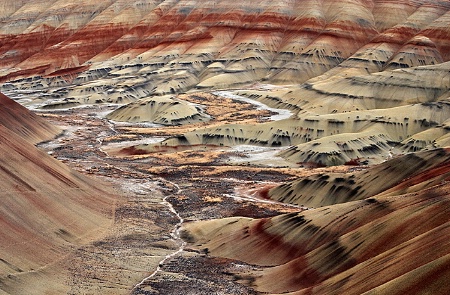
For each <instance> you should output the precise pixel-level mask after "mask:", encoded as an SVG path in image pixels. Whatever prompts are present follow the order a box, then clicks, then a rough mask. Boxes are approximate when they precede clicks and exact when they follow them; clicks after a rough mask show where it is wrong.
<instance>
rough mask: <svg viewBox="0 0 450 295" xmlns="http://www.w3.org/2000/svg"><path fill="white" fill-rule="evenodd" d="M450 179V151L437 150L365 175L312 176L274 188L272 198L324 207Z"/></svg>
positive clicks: (409, 156) (399, 159) (393, 161)
mask: <svg viewBox="0 0 450 295" xmlns="http://www.w3.org/2000/svg"><path fill="white" fill-rule="evenodd" d="M355 164H357V163H355ZM449 177H450V153H449V150H448V149H435V150H431V151H424V152H418V153H410V154H407V155H405V156H401V157H396V158H394V159H391V160H389V161H386V162H384V163H382V164H379V165H376V166H373V167H370V168H368V169H366V170H362V171H355V172H351V173H346V174H337V173H328V174H327V173H326V174H315V175H311V176H309V177H305V178H302V179H298V180H295V181H292V182H289V183H284V184H282V185H280V186H277V187H274V188H272V189H271V190H270V191H269V196H270V198H272V199H274V200H277V201H280V202H285V203H291V204H297V205H304V206H307V207H322V206H328V205H333V204H339V203H345V202H350V201H355V200H362V199H366V198H369V197H372V196H375V195H379V194H380V195H385V194H387V193H388V192H389V194H390V195H393V194H400V193H407V192H414V191H420V190H422V189H424V188H427V187H430V186H433V185H436V184H439V183H441V182H442V181H445V180H446V179H448V178H449Z"/></svg>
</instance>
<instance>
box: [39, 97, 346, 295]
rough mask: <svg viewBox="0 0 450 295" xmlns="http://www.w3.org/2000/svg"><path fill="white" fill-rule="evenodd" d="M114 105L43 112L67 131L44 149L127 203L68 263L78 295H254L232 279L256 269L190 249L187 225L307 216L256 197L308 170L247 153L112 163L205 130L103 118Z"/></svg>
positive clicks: (218, 151) (152, 156)
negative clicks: (130, 149)
mask: <svg viewBox="0 0 450 295" xmlns="http://www.w3.org/2000/svg"><path fill="white" fill-rule="evenodd" d="M233 103H235V104H238V105H240V106H241V108H242V110H240V112H241V116H240V117H238V118H237V119H235V120H247V121H255V122H256V121H257V120H258V118H261V117H264V116H267V115H268V113H267V112H268V110H267V109H264V108H261V105H260V104H258V105H251V104H249V103H248V101H247V102H243V101H239V100H233ZM114 108H116V106H109V105H95V106H85V107H81V108H80V107H79V108H73V109H66V110H53V111H51V112H41V111H40V112H39V114H40V115H41V116H43V117H45V118H46V119H47V120H49V121H51V122H52V123H53V124H55V125H57V126H60V127H62V129H64V130H65V131H64V133H63V134H61V136H59V137H58V138H56V139H54V140H53V141H50V142H46V143H43V144H41V145H40V148H42V149H44V150H46V151H47V152H48V153H49V154H52V155H53V156H54V157H55V158H57V159H59V160H61V161H63V162H65V163H66V164H67V165H69V166H70V167H72V168H73V169H76V170H78V171H80V172H82V173H86V174H90V175H93V176H94V177H98V178H101V179H103V180H105V181H107V182H109V183H110V184H111V185H112V186H114V187H115V188H116V189H117V190H118V191H119V194H121V195H122V196H124V198H123V199H122V200H120V201H119V202H118V203H117V206H116V209H115V219H114V225H113V226H112V228H111V230H110V232H109V233H108V235H107V236H106V238H104V239H103V240H101V241H96V242H95V243H92V244H90V245H88V246H86V247H84V248H83V249H80V250H78V251H77V255H76V258H74V260H73V261H72V262H71V273H72V279H71V281H70V282H69V284H70V285H71V291H72V293H73V294H81V293H98V292H99V291H106V290H110V289H112V288H114V290H116V291H117V290H123V292H124V293H127V292H129V293H132V294H175V293H176V294H222V293H223V294H256V292H255V291H253V290H252V289H251V288H249V287H246V286H244V285H242V284H240V283H239V282H238V280H236V276H235V273H236V272H242V271H245V270H246V269H248V270H253V269H256V268H257V267H256V266H253V265H247V264H245V263H243V262H240V261H233V260H229V259H223V258H215V257H211V256H209V255H208V253H199V252H198V251H194V250H190V249H189V248H188V247H186V242H185V241H184V240H183V239H182V237H180V227H181V225H182V224H183V223H185V222H192V221H197V220H206V219H217V218H224V217H232V216H244V217H255V218H261V217H270V216H275V215H278V214H281V213H286V212H298V211H301V210H304V208H300V207H296V206H290V205H286V204H281V203H276V202H271V201H268V200H263V199H260V198H259V197H258V194H257V192H258V191H261V190H264V188H267V187H270V186H272V185H274V184H276V183H280V182H282V181H287V180H290V179H294V178H295V177H298V176H299V175H306V174H308V173H311V170H310V169H304V168H298V167H288V166H283V167H279V166H277V165H275V164H274V163H269V162H266V163H265V164H261V163H260V162H258V161H256V162H252V160H251V159H255V158H258V155H261V154H262V155H263V158H267V155H268V153H269V154H270V153H272V154H274V153H275V150H271V149H262V148H258V147H250V146H241V147H234V148H226V147H223V148H217V147H216V148H204V149H203V148H200V149H199V148H197V149H192V150H191V149H182V150H176V149H174V150H171V151H170V152H167V151H162V152H152V153H148V154H139V155H131V156H111V155H110V154H109V153H108V150H109V149H111V148H112V147H113V148H117V147H127V146H133V145H135V144H137V143H145V142H146V143H151V142H157V141H160V140H161V139H164V138H167V137H169V136H173V135H176V134H181V133H182V132H184V131H185V130H186V129H187V128H194V127H198V126H175V127H174V126H171V127H163V126H153V127H149V125H148V124H124V123H117V122H112V121H109V120H107V119H104V118H103V115H102V114H105V113H107V112H110V111H112V110H113V109H114ZM271 114H272V115H273V113H271ZM269 115H270V114H269ZM216 123H217V122H216ZM208 124H214V122H210V123H208ZM239 159H241V161H238V160H239ZM246 160H247V161H246ZM255 163H259V164H255ZM323 169H326V168H323ZM327 169H342V168H327ZM180 292H181V293H180ZM189 292H193V293H189ZM221 292H222V293H221Z"/></svg>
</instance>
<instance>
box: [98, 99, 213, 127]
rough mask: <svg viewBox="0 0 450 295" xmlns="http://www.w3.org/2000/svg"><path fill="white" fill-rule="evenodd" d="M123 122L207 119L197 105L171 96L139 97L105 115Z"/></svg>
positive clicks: (165, 123)
mask: <svg viewBox="0 0 450 295" xmlns="http://www.w3.org/2000/svg"><path fill="white" fill-rule="evenodd" d="M106 117H107V118H108V119H110V120H114V121H125V122H134V123H141V122H151V123H156V124H162V125H183V124H192V123H197V122H204V121H208V120H209V116H208V115H206V114H204V113H203V112H202V111H201V109H200V108H199V107H196V106H194V105H192V104H189V103H187V102H186V101H183V100H179V99H175V98H172V97H171V96H163V97H152V98H148V99H141V100H139V101H138V102H135V103H131V104H128V105H125V106H122V107H120V108H119V109H117V110H115V111H113V112H112V113H110V114H108V115H107V116H106Z"/></svg>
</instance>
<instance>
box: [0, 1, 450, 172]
mask: <svg viewBox="0 0 450 295" xmlns="http://www.w3.org/2000/svg"><path fill="white" fill-rule="evenodd" d="M1 5H2V8H3V9H2V10H1V11H2V12H1V14H0V21H1V23H0V44H1V46H0V65H1V66H2V70H1V71H0V81H2V82H4V83H3V85H2V87H1V89H2V90H3V91H4V92H6V93H8V94H10V95H12V96H14V98H18V99H20V98H23V96H24V95H25V96H26V97H27V100H26V101H23V103H26V104H29V105H36V106H40V107H43V108H46V109H55V108H69V107H74V106H80V105H84V104H98V103H114V104H129V103H132V105H130V106H129V107H126V110H127V111H126V113H127V114H126V115H125V114H123V112H125V108H124V109H122V110H121V111H120V112H121V115H120V119H119V120H129V121H131V122H135V121H153V119H152V118H150V117H152V116H153V115H150V116H146V115H143V114H142V112H144V108H140V107H136V106H137V105H139V102H138V103H137V104H134V102H135V101H140V100H141V99H144V103H146V102H148V100H149V99H150V100H153V99H154V98H152V97H153V96H160V95H167V94H177V93H184V92H192V91H195V90H200V89H201V90H202V91H209V90H211V89H216V88H242V89H241V90H240V91H239V92H238V93H239V94H241V95H244V96H247V97H251V98H254V99H258V100H260V101H264V102H266V103H268V104H270V105H271V106H274V107H282V108H289V109H292V110H293V111H294V112H296V113H298V115H297V119H298V121H289V122H288V121H286V122H284V123H280V124H275V125H261V126H254V127H250V128H247V127H246V126H235V127H232V128H237V130H235V131H239V132H240V129H242V130H243V131H242V133H243V134H238V135H236V132H235V134H227V133H226V132H223V131H221V130H223V129H225V128H228V127H224V128H218V131H215V130H209V129H203V130H201V129H199V130H198V133H197V134H186V135H184V137H185V138H187V141H186V140H184V139H183V143H182V144H184V145H198V144H213V145H235V144H241V143H245V144H258V145H266V146H272V145H275V146H293V147H292V148H291V149H290V150H289V151H287V152H286V153H283V154H282V155H283V156H284V157H285V158H286V159H287V160H289V161H292V162H294V163H310V162H311V163H314V164H315V165H337V164H342V163H345V162H348V161H351V160H353V159H355V158H360V159H363V161H366V160H369V162H371V163H377V162H380V161H382V160H384V159H385V158H386V157H387V156H388V155H389V151H390V150H391V149H392V148H393V147H396V148H397V147H398V148H399V150H400V151H404V150H414V149H423V148H427V147H429V146H430V145H429V143H435V144H437V146H440V147H443V146H445V145H444V143H445V142H448V140H447V139H446V137H445V136H446V134H447V132H446V130H447V129H446V128H440V127H444V126H443V125H440V124H442V123H443V122H445V120H446V119H445V118H444V117H442V120H440V121H439V122H438V121H433V122H436V123H437V124H438V125H439V126H437V125H436V126H435V125H433V124H432V125H430V126H428V127H425V125H426V124H425V125H422V128H416V127H413V128H411V125H413V124H412V123H411V122H409V124H410V125H409V126H408V127H405V124H406V123H405V122H403V121H402V120H400V119H398V120H397V119H395V120H390V119H388V120H386V121H389V122H387V123H385V124H384V125H383V124H380V122H374V125H376V126H373V127H370V126H369V124H366V125H365V126H364V127H362V128H359V126H361V123H359V120H363V121H364V120H366V118H368V120H372V121H374V120H377V119H374V116H375V117H380V116H382V115H380V113H382V112H385V111H381V110H386V112H388V111H387V109H390V108H396V107H402V106H405V107H407V106H409V107H412V106H411V105H412V104H419V103H425V104H426V103H435V102H437V101H444V102H447V101H448V97H450V93H449V89H450V76H449V67H450V64H449V63H450V41H449V40H450V29H449V28H450V26H449V23H450V1H428V0H421V1H416V0H414V1H413V0H408V1H397V2H392V1H362V0H361V1H360V0H355V1H345V2H344V3H342V2H340V1H334V0H322V1H315V0H314V1H313V0H302V1H300V0H297V1H295V0H292V1H276V2H273V1H268V0H263V1H246V2H243V3H230V2H229V1H226V0H220V1H214V2H212V1H186V0H182V1H172V0H158V1H155V0H134V1H122V0H100V1H98V2H97V3H95V4H94V3H90V2H89V1H81V2H80V1H75V0H68V1H53V0H40V1H33V2H29V1H11V0H6V1H4V2H3V3H2V4H1ZM255 82H259V83H267V84H278V85H284V88H283V89H281V90H275V91H273V90H267V89H263V90H259V91H258V90H254V89H249V88H251V86H252V85H253V83H255ZM21 95H22V96H21ZM420 109H421V108H420V107H415V106H414V107H412V108H411V109H408V108H405V109H402V110H401V109H399V111H400V112H403V111H408V112H410V111H411V112H412V113H411V116H408V117H414V120H426V122H430V119H429V118H428V115H425V116H422V113H421V110H420ZM365 111H367V113H365ZM150 112H152V111H150ZM192 112H194V113H195V110H192ZM416 112H418V113H416ZM446 113H448V112H446ZM330 114H334V115H336V118H332V117H329V116H328V115H330ZM339 114H340V115H339ZM345 114H351V115H349V116H348V118H345ZM353 114H354V115H353ZM427 114H429V113H427ZM191 115H193V113H192V114H189V115H188V116H191ZM183 116H184V115H183ZM193 116H196V115H193ZM311 116H316V118H314V119H313V120H314V121H315V122H319V123H318V125H321V126H320V127H316V126H315V125H314V124H311V121H310V119H311V118H310V117H311ZM200 117H203V116H200ZM200 117H198V116H196V118H195V119H193V120H192V119H189V120H184V121H183V122H185V123H188V122H194V121H199V120H200V121H201V120H203V118H200ZM357 117H359V119H358V118H357ZM349 118H350V120H353V121H354V122H353V123H352V122H349V123H346V124H345V125H346V126H345V128H344V129H345V131H344V130H340V127H341V126H338V127H337V128H329V126H328V122H330V120H331V121H332V120H337V121H346V122H347V121H349ZM352 118H353V119H352ZM404 118H406V116H405V117H404ZM165 119H167V120H168V122H169V121H171V119H170V118H165ZM165 119H161V120H159V119H156V121H159V122H164V120H165ZM382 120H385V119H382ZM366 122H367V121H366ZM169 124H172V123H169ZM174 124H178V123H174ZM393 124H396V125H397V126H398V125H399V124H404V126H403V127H400V128H397V129H398V131H395V132H393V129H395V128H392V127H393V126H392V125H393ZM350 125H352V127H351V126H350ZM388 125H389V126H388ZM272 127H273V128H274V129H275V130H281V131H280V132H268V131H267V129H266V128H272ZM350 127H351V128H350ZM429 127H438V128H440V131H436V130H433V131H431V132H425V131H427V130H428V129H430V128H429ZM300 128H303V129H302V130H300ZM400 129H401V130H400ZM336 130H339V133H340V135H339V136H338V135H336ZM347 130H348V131H347ZM343 132H345V133H346V134H347V133H348V135H345V136H344V135H342V133H343ZM423 132H425V133H423ZM260 133H267V134H264V136H263V137H262V138H260V137H259V135H260ZM417 133H420V135H417V137H415V136H416V134H417ZM286 134H287V135H286ZM227 136H230V137H227ZM280 136H281V137H282V138H281V139H280ZM286 136H287V137H289V138H287V137H286ZM442 136H444V137H445V138H442ZM184 137H183V138H184ZM335 143H342V144H343V145H344V146H345V145H347V146H351V148H350V149H346V148H341V147H339V146H337V145H336V144H335ZM165 144H168V145H171V144H173V145H179V143H178V142H177V138H174V139H173V140H169V141H168V142H165Z"/></svg>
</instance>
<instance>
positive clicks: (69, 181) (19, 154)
mask: <svg viewBox="0 0 450 295" xmlns="http://www.w3.org/2000/svg"><path fill="white" fill-rule="evenodd" d="M1 99H2V103H3V106H2V108H1V109H2V116H1V117H0V139H1V140H0V154H1V155H3V156H2V158H1V159H0V178H1V179H2V181H1V183H0V188H1V189H0V191H1V193H0V195H1V198H0V199H1V201H0V215H1V216H2V217H1V218H0V236H1V237H2V239H1V240H2V242H1V244H0V257H2V259H1V260H0V287H1V290H2V291H5V292H7V293H11V294H14V293H16V292H17V290H19V289H20V286H17V285H16V284H17V281H16V280H17V277H16V276H20V278H21V279H23V278H26V277H28V276H29V278H30V279H31V281H29V282H30V283H32V280H33V279H38V278H37V277H39V273H40V272H41V271H44V272H45V271H46V266H49V265H51V264H52V263H54V262H57V261H58V260H61V259H62V258H63V257H65V256H66V255H68V253H69V252H70V251H72V250H73V249H74V247H76V246H79V245H81V244H83V243H85V242H86V241H88V240H90V239H91V238H92V235H93V234H97V235H98V234H99V233H100V231H101V230H103V229H105V228H107V227H108V226H109V225H110V224H111V222H112V212H113V211H112V209H113V204H114V196H113V195H112V193H111V192H109V191H108V190H107V189H105V187H103V185H101V184H99V183H98V182H94V181H92V180H89V179H87V178H85V177H83V176H81V175H79V174H78V173H75V172H73V171H71V170H70V169H69V168H68V167H66V166H65V165H64V164H62V163H61V162H59V161H57V160H55V159H54V158H52V157H50V156H49V155H47V154H46V153H44V152H42V151H40V150H38V149H37V148H36V147H35V146H34V145H33V144H32V143H35V142H36V141H38V140H43V139H50V135H52V136H53V135H54V132H55V130H57V129H55V128H52V127H51V125H49V124H47V123H45V121H43V120H42V119H41V118H39V117H37V116H35V115H33V114H31V113H29V112H28V111H26V110H25V109H23V108H22V107H19V106H17V104H16V103H15V102H13V101H8V98H6V97H3V96H2V97H1ZM52 132H53V134H52ZM49 288H51V287H50V285H49ZM14 290H16V291H14Z"/></svg>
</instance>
